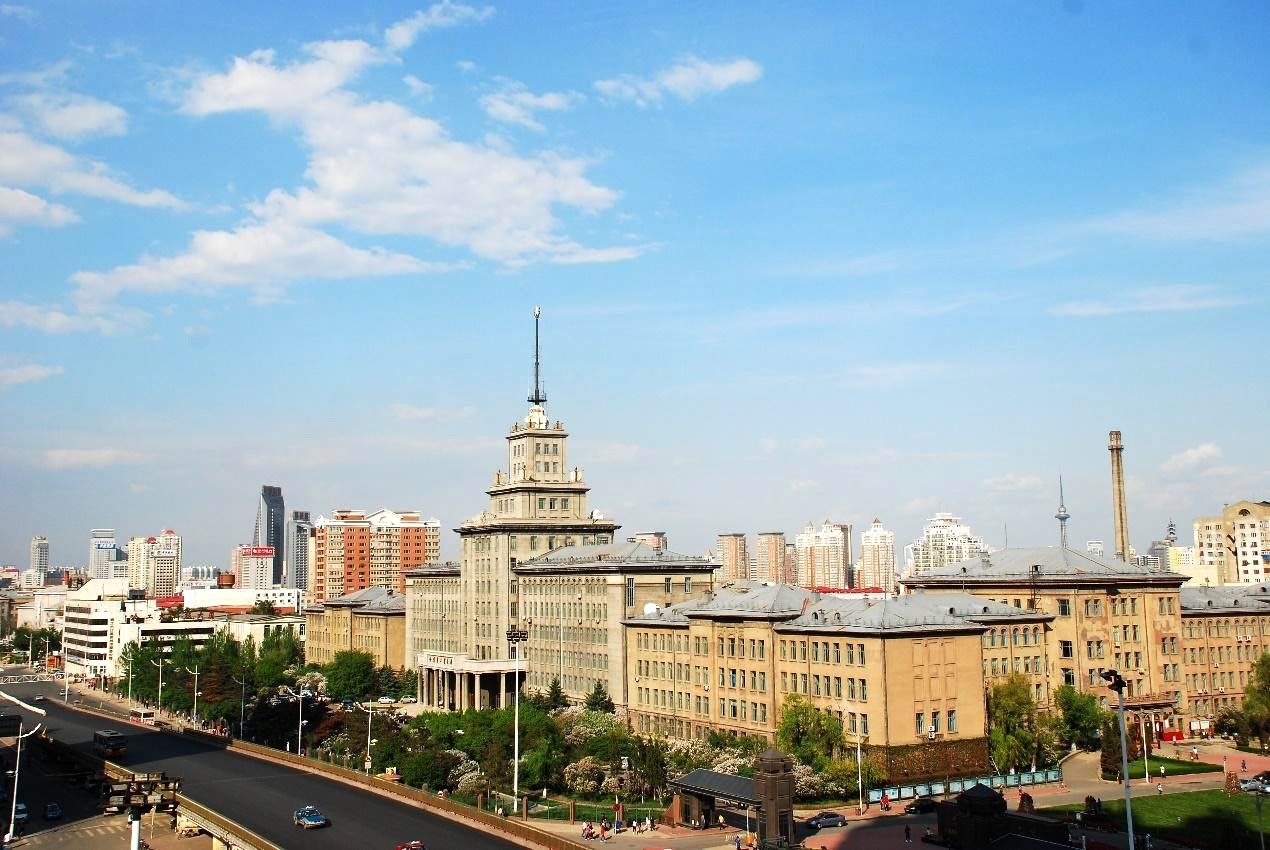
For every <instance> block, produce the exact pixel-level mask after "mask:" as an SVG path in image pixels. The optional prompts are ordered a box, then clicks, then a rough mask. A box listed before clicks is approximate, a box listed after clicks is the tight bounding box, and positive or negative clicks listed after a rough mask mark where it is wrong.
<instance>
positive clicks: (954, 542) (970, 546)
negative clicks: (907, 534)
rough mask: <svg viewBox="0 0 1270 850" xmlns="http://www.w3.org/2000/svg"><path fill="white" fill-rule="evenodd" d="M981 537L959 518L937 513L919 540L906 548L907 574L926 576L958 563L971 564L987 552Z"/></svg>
mask: <svg viewBox="0 0 1270 850" xmlns="http://www.w3.org/2000/svg"><path fill="white" fill-rule="evenodd" d="M984 548H985V547H984V543H983V538H982V537H976V536H975V535H973V534H971V533H970V526H968V525H965V524H963V523H962V521H961V518H960V517H955V516H953V515H952V514H948V513H938V514H935V515H934V516H933V517H931V519H930V521H929V522H927V523H926V528H925V529H923V530H922V537H921V539H920V540H915V541H914V542H912V543H910V544H908V545H907V546H905V547H904V562H905V570H906V573H907V575H925V574H926V573H928V572H930V571H931V570H935V569H938V568H940V567H943V566H947V565H948V564H955V563H957V562H959V561H968V560H970V559H971V558H975V557H977V556H978V555H979V553H980V552H982V551H984Z"/></svg>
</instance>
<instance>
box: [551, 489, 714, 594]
mask: <svg viewBox="0 0 1270 850" xmlns="http://www.w3.org/2000/svg"><path fill="white" fill-rule="evenodd" d="M565 501H568V500H567V499H566V500H565ZM565 507H568V505H565ZM690 595H692V579H691V578H686V579H684V596H690Z"/></svg>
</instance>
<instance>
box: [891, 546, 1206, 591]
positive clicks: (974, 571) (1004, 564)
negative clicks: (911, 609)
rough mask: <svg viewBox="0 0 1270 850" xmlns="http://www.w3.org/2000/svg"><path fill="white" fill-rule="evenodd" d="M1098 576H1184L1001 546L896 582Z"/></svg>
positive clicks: (1080, 555) (1052, 550)
mask: <svg viewBox="0 0 1270 850" xmlns="http://www.w3.org/2000/svg"><path fill="white" fill-rule="evenodd" d="M1077 577H1080V578H1100V579H1116V580H1134V579H1137V580H1145V579H1152V578H1157V579H1165V580H1167V579H1170V578H1171V579H1176V580H1177V581H1178V582H1179V583H1180V582H1182V581H1185V578H1186V577H1185V576H1182V575H1178V574H1177V573H1170V572H1167V571H1163V570H1156V569H1150V568H1148V567H1143V566H1138V565H1136V564H1128V563H1125V562H1124V561H1120V560H1116V559H1114V558H1098V557H1095V556H1093V555H1090V554H1088V553H1085V552H1077V551H1076V550H1075V549H1065V548H1060V547H1057V546H1051V547H1040V548H1032V549H1001V550H999V551H996V552H990V553H989V552H983V553H981V554H980V555H978V556H976V557H974V558H969V559H967V560H964V561H958V562H957V563H955V564H949V565H947V566H944V567H939V568H937V569H934V570H930V571H929V572H926V573H923V574H921V575H914V576H905V577H904V578H902V579H900V583H901V584H904V585H906V586H910V585H911V586H921V585H922V584H923V583H925V582H927V581H933V582H935V583H938V584H948V583H949V582H956V581H1000V580H1012V579H1013V580H1017V579H1032V578H1036V579H1038V580H1039V579H1046V578H1050V579H1052V578H1077Z"/></svg>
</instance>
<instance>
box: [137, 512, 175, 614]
mask: <svg viewBox="0 0 1270 850" xmlns="http://www.w3.org/2000/svg"><path fill="white" fill-rule="evenodd" d="M127 575H128V586H129V587H131V588H133V589H134V590H144V591H146V593H147V594H149V595H150V596H154V597H159V596H172V595H173V594H175V593H176V589H177V587H178V585H180V583H181V535H179V534H177V533H176V532H175V531H173V530H172V529H170V528H165V529H164V530H163V531H162V532H161V533H159V534H157V535H155V536H153V537H133V538H132V539H130V540H129V541H128V574H127Z"/></svg>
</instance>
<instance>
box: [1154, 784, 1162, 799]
mask: <svg viewBox="0 0 1270 850" xmlns="http://www.w3.org/2000/svg"><path fill="white" fill-rule="evenodd" d="M1155 793H1156V794H1158V795H1160V796H1161V797H1162V796H1164V783H1163V782H1161V783H1160V784H1159V785H1157V786H1155Z"/></svg>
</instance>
